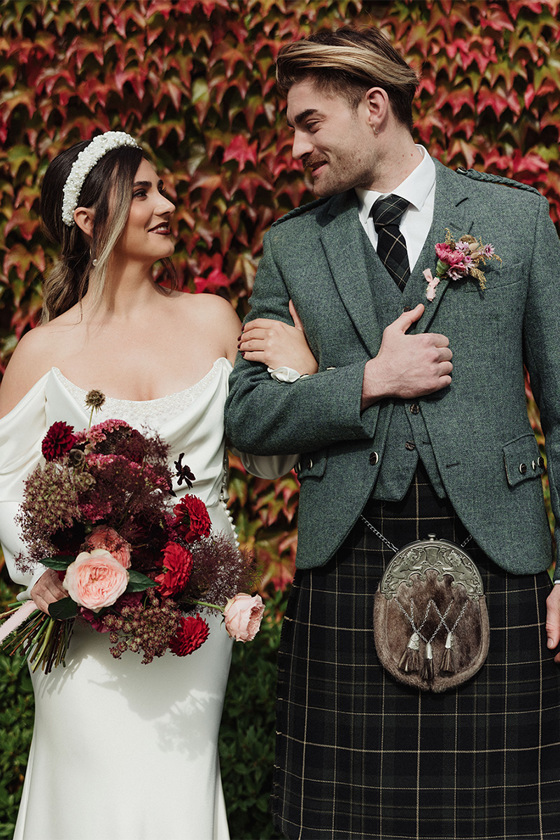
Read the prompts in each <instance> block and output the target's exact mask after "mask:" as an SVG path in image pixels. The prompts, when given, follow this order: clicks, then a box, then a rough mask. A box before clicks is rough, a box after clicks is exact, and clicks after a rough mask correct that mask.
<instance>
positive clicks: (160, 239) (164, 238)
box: [113, 158, 175, 264]
mask: <svg viewBox="0 0 560 840" xmlns="http://www.w3.org/2000/svg"><path fill="white" fill-rule="evenodd" d="M174 210H175V205H174V204H173V203H172V202H171V201H170V200H169V199H168V198H167V197H166V195H165V191H164V189H163V182H162V180H161V179H160V178H158V175H157V172H156V171H155V169H154V167H153V166H152V165H151V163H149V162H148V161H147V160H145V159H144V158H143V159H142V163H141V164H140V166H139V167H138V170H137V172H136V175H135V176H134V183H133V185H132V201H131V204H130V213H129V215H128V220H127V223H126V226H125V229H124V230H123V233H122V236H121V237H120V239H119V241H118V242H117V244H116V246H115V249H114V252H113V253H114V254H115V255H118V256H119V257H126V258H128V259H130V260H133V261H136V262H138V261H139V262H142V263H146V262H151V263H152V264H153V263H155V262H157V260H161V259H163V258H164V257H170V256H171V255H172V254H173V251H174V250H175V242H174V239H173V237H172V235H171V229H170V222H171V217H172V215H173V211H174Z"/></svg>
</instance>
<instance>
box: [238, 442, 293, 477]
mask: <svg viewBox="0 0 560 840" xmlns="http://www.w3.org/2000/svg"><path fill="white" fill-rule="evenodd" d="M230 448H231V451H232V452H233V454H234V455H237V456H238V457H239V458H241V462H242V464H243V466H244V467H245V469H246V470H247V472H249V473H251V475H256V476H258V477H259V478H280V476H282V475H286V473H289V472H290V470H291V469H292V468H293V467H294V466H295V465H296V464H297V462H298V461H299V455H250V454H249V453H248V452H239V451H238V450H237V449H234V448H233V447H230Z"/></svg>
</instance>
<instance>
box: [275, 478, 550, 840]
mask: <svg viewBox="0 0 560 840" xmlns="http://www.w3.org/2000/svg"><path fill="white" fill-rule="evenodd" d="M364 516H366V518H367V519H368V520H369V521H370V522H371V523H372V524H373V525H375V527H376V528H377V529H378V530H379V531H380V532H381V533H382V534H383V535H384V536H385V537H387V538H388V539H389V540H390V541H391V542H392V543H394V544H395V545H397V546H398V547H402V546H404V545H406V544H407V543H409V542H412V541H414V540H416V539H425V538H426V537H427V535H428V533H435V534H436V535H437V537H438V538H442V539H447V540H451V541H453V542H455V543H457V544H460V543H461V542H462V541H463V539H464V538H465V536H466V532H465V531H464V528H463V526H462V525H461V523H460V521H459V520H458V518H457V516H456V515H455V514H454V512H453V510H452V509H451V507H450V505H449V503H448V501H447V500H440V499H437V497H436V496H435V494H434V493H433V490H432V489H431V487H430V486H429V484H428V483H427V482H426V481H425V480H424V479H423V478H422V474H421V473H419V474H417V476H416V478H415V480H414V482H413V484H412V486H411V488H410V490H409V492H408V494H407V496H406V497H405V499H404V500H403V501H402V502H399V503H395V502H390V503H387V502H370V503H368V506H367V507H366V509H365V510H364ZM467 551H468V552H469V554H470V555H471V557H472V558H473V560H475V562H476V564H477V566H478V568H479V570H480V572H481V576H482V579H483V582H484V586H485V592H486V600H487V606H488V612H489V617H490V627H491V630H490V651H489V655H488V658H487V661H486V663H485V664H484V666H483V667H482V669H481V670H480V671H479V672H478V673H477V674H476V675H475V676H474V677H473V678H472V679H471V680H470V681H468V682H466V683H464V684H463V685H461V686H459V687H458V688H456V689H452V690H450V691H448V692H445V693H444V694H433V693H431V692H422V691H418V690H416V689H412V688H409V687H407V686H404V685H403V684H401V683H398V682H396V681H395V680H394V679H393V678H392V677H391V676H390V675H389V674H387V673H386V672H385V671H384V669H383V668H382V667H381V665H380V664H379V662H378V659H377V655H376V651H375V644H374V638H373V629H372V626H373V600H374V595H375V591H376V589H377V586H378V582H379V579H380V577H381V574H382V572H383V569H384V567H385V565H386V563H388V562H389V560H390V559H391V557H392V551H391V550H390V549H388V548H387V547H385V546H384V545H383V544H382V543H381V541H380V540H379V538H378V537H376V536H375V535H374V534H373V533H372V532H371V531H370V530H369V529H368V528H367V527H366V526H365V525H363V523H361V522H360V520H358V523H357V524H356V525H355V527H354V529H353V530H352V532H351V533H350V535H349V537H348V539H347V540H346V542H345V543H344V545H343V546H342V547H341V549H340V550H339V551H338V552H337V554H336V555H335V556H334V557H333V558H332V560H331V561H330V562H329V563H328V564H327V565H326V566H324V567H321V568H317V569H312V570H305V571H304V570H299V571H298V572H297V573H296V577H295V580H294V584H293V587H292V592H291V594H290V599H289V603H288V609H287V612H286V616H285V619H284V625H283V629H282V640H281V644H280V650H279V655H278V669H279V676H278V704H277V750H276V765H275V778H274V789H273V796H272V809H273V812H274V818H275V823H276V826H277V827H278V828H279V830H280V831H282V832H283V833H284V834H285V836H286V837H288V838H301V839H302V840H307V838H310V840H311V838H317V840H319V838H320V840H350V838H356V840H358V838H359V840H366V838H379V840H381V838H382V840H413V838H418V840H420V838H422V840H444V839H445V840H474V839H475V838H476V840H481V839H482V838H485V839H486V840H490V838H492V840H494V838H503V840H505V838H508V840H537V838H556V839H557V840H558V838H560V804H559V801H560V669H559V668H558V666H557V665H556V664H555V663H554V662H553V653H550V652H549V651H548V650H547V648H546V636H545V632H544V624H545V617H546V607H545V600H546V597H547V595H548V593H549V592H550V586H551V584H550V579H549V577H548V574H547V573H546V572H543V573H541V574H539V575H511V574H508V573H507V572H505V571H504V570H503V569H501V568H500V567H498V566H497V565H496V564H495V563H493V562H492V561H491V560H489V559H488V558H487V557H486V556H485V555H484V553H483V552H482V551H481V550H480V549H479V548H477V547H476V546H475V547H474V548H472V544H471V545H469V546H467Z"/></svg>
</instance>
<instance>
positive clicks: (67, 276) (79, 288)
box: [41, 140, 175, 323]
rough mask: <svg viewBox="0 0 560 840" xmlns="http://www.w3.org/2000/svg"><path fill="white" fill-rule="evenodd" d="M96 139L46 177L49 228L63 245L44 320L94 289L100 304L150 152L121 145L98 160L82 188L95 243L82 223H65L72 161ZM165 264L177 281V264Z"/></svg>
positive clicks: (60, 159)
mask: <svg viewBox="0 0 560 840" xmlns="http://www.w3.org/2000/svg"><path fill="white" fill-rule="evenodd" d="M90 142H91V141H90V140H85V141H82V142H81V143H77V144H76V145H75V146H72V147H71V148H70V149H67V150H66V151H64V152H61V153H60V154H59V155H57V157H55V158H54V160H53V161H52V162H51V163H50V165H49V167H48V169H47V171H46V173H45V177H44V179H43V185H42V188H41V216H42V219H43V226H44V229H45V230H46V232H47V234H48V236H49V238H50V239H51V240H52V241H53V242H55V243H57V244H58V245H59V246H60V253H59V257H58V260H57V261H56V263H55V264H54V266H53V268H52V270H51V272H50V274H49V275H48V276H47V277H46V278H45V280H44V283H43V312H42V321H43V323H45V322H46V321H51V320H52V319H53V318H56V317H57V315H61V314H62V313H63V312H66V311H67V310H68V309H70V307H72V306H74V305H75V304H76V303H78V302H79V301H80V300H81V299H82V298H83V296H84V295H85V293H86V292H87V291H88V289H90V292H92V293H93V294H94V299H93V303H94V305H95V303H96V302H98V301H99V300H100V298H101V295H102V294H103V289H104V286H105V278H106V272H107V264H108V261H109V258H110V256H111V253H112V251H113V248H114V247H115V244H116V243H117V241H118V239H119V237H120V236H121V234H122V232H123V230H124V228H125V225H126V222H127V219H128V214H129V212H130V203H131V201H132V185H133V183H134V176H135V175H136V172H137V170H138V167H139V166H140V163H141V161H142V158H143V157H144V155H143V152H142V150H141V149H137V148H134V147H131V146H120V147H118V148H115V149H111V151H109V152H107V154H105V155H104V156H103V157H102V158H101V160H100V161H99V162H98V163H97V164H95V166H94V167H93V169H92V170H91V172H90V173H89V174H88V176H87V177H86V179H85V181H84V184H83V186H82V189H81V191H80V195H79V203H78V206H80V207H88V208H91V209H92V210H94V211H95V217H94V223H93V233H92V237H91V241H88V239H87V237H86V236H85V235H84V233H83V232H82V231H81V230H80V228H79V227H78V226H77V225H76V224H74V225H73V226H72V227H68V225H66V224H65V223H64V222H63V221H62V201H63V189H64V184H65V183H66V180H67V178H68V176H69V174H70V170H71V168H72V164H73V163H74V161H75V160H76V158H77V157H78V155H79V153H80V152H81V151H82V150H83V149H85V148H87V146H88V145H89V143H90ZM94 260H95V266H94V265H93V261H94ZM164 263H165V264H166V267H167V268H168V270H169V273H170V274H171V275H172V281H174V280H175V274H174V271H173V269H172V267H171V263H170V262H169V261H168V260H164ZM94 279H95V284H94V283H93V282H92V281H93V280H94ZM173 285H174V283H173ZM90 287H91V288H90Z"/></svg>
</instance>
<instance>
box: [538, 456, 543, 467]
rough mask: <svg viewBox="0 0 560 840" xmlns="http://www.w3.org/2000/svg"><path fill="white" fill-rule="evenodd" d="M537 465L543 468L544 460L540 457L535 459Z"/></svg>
mask: <svg viewBox="0 0 560 840" xmlns="http://www.w3.org/2000/svg"><path fill="white" fill-rule="evenodd" d="M537 464H538V465H539V467H544V458H543V456H542V455H539V457H538V459H537Z"/></svg>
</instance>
